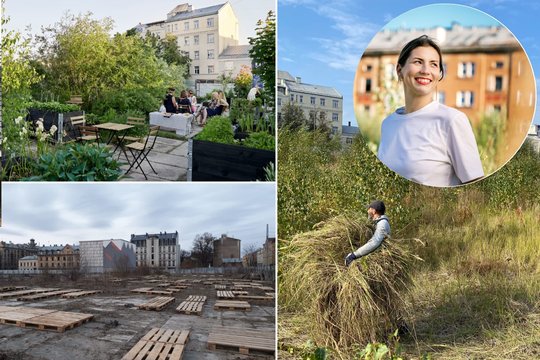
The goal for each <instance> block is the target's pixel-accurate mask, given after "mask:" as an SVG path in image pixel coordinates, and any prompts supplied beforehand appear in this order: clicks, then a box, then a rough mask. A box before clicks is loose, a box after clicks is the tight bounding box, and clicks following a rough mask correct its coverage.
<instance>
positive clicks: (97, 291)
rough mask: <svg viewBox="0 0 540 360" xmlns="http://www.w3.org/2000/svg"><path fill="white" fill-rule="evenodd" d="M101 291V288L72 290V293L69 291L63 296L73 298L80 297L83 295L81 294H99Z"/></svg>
mask: <svg viewBox="0 0 540 360" xmlns="http://www.w3.org/2000/svg"><path fill="white" fill-rule="evenodd" d="M101 292H102V291H100V290H81V291H76V292H70V293H67V294H63V295H62V297H63V298H64V299H73V298H78V297H81V296H88V295H94V294H99V293H101Z"/></svg>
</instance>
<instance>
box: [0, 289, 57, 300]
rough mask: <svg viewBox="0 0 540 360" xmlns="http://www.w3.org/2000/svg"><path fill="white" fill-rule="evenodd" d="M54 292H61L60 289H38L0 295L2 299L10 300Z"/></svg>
mask: <svg viewBox="0 0 540 360" xmlns="http://www.w3.org/2000/svg"><path fill="white" fill-rule="evenodd" d="M54 290H59V288H36V289H28V290H20V291H11V292H7V293H3V294H0V299H9V298H14V297H18V296H24V295H31V294H38V293H44V292H48V291H54Z"/></svg>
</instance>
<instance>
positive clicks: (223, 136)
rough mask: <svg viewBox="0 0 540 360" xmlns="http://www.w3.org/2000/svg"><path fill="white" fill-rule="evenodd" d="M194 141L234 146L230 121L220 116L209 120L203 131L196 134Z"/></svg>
mask: <svg viewBox="0 0 540 360" xmlns="http://www.w3.org/2000/svg"><path fill="white" fill-rule="evenodd" d="M196 139H197V140H204V141H211V142H216V143H221V144H234V133H233V128H232V125H231V122H230V120H229V119H228V118H226V117H222V116H214V117H212V118H210V119H209V120H208V123H207V124H206V126H205V127H204V129H203V130H202V131H201V132H200V133H199V134H197V136H196Z"/></svg>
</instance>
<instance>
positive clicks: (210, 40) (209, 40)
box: [206, 33, 214, 44]
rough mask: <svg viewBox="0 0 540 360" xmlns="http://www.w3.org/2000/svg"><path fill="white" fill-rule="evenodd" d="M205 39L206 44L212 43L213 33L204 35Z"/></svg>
mask: <svg viewBox="0 0 540 360" xmlns="http://www.w3.org/2000/svg"><path fill="white" fill-rule="evenodd" d="M206 40H207V43H208V44H213V43H214V34H213V33H212V34H208V35H207V37H206Z"/></svg>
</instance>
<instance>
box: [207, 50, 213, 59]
mask: <svg viewBox="0 0 540 360" xmlns="http://www.w3.org/2000/svg"><path fill="white" fill-rule="evenodd" d="M208 58H209V59H213V58H214V50H208Z"/></svg>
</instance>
